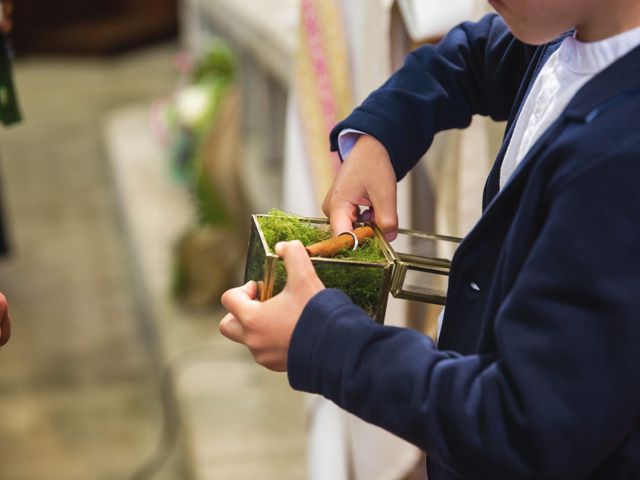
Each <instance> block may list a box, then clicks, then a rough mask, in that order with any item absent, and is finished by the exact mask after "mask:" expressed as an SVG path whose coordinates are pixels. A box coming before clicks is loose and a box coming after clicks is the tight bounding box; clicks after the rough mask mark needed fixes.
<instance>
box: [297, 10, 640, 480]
mask: <svg viewBox="0 0 640 480" xmlns="http://www.w3.org/2000/svg"><path fill="white" fill-rule="evenodd" d="M560 40H561V39H558V40H557V41H556V42H552V43H551V44H548V45H544V46H541V47H532V46H527V45H524V44H522V43H521V42H520V41H518V40H517V39H515V38H514V37H513V36H512V35H511V33H510V32H509V31H508V29H507V27H506V26H505V24H504V22H503V21H502V19H501V18H500V17H497V16H488V17H486V18H484V19H483V20H482V21H480V22H479V23H477V24H471V23H467V24H463V25H461V26H460V27H458V28H456V29H454V30H453V31H452V32H451V33H450V34H449V35H448V36H447V37H446V38H445V39H444V41H443V42H441V43H440V44H439V45H437V46H436V47H433V48H432V47H425V48H421V49H419V50H417V51H416V52H415V53H413V54H411V55H410V56H409V57H408V59H407V61H406V64H405V65H404V67H402V68H401V69H400V70H399V71H398V72H397V73H395V74H394V75H393V76H392V77H391V78H390V79H389V80H388V81H387V82H386V83H385V84H384V85H383V86H382V87H381V88H380V89H379V90H377V91H375V92H374V93H373V94H372V95H371V96H370V97H369V98H368V99H367V100H366V101H365V102H364V103H363V105H361V106H360V107H358V108H357V109H356V110H355V111H354V112H353V114H352V115H351V116H349V117H348V118H347V119H346V120H345V121H344V122H342V123H341V124H339V125H338V126H337V127H336V130H335V131H334V132H333V134H332V143H333V148H334V149H335V147H336V136H337V132H338V131H340V130H342V129H344V128H355V129H358V130H361V131H364V132H367V133H369V134H371V135H373V136H375V137H376V138H378V139H379V140H380V141H381V142H382V143H383V144H384V145H385V146H386V148H387V150H388V151H389V154H390V156H391V160H392V163H393V166H394V168H395V172H396V175H397V177H398V178H401V177H402V176H403V175H404V174H405V173H406V172H407V171H408V170H409V169H411V168H412V167H413V166H414V165H415V163H416V162H417V161H418V159H419V158H420V157H421V156H422V155H423V153H424V152H425V151H426V150H427V148H428V147H429V145H430V144H431V141H432V139H433V136H434V134H435V133H436V132H438V131H440V130H445V129H451V128H462V127H465V126H467V125H468V124H469V122H470V120H471V117H472V115H474V114H481V115H489V116H491V117H492V118H494V119H496V120H508V126H507V134H506V136H505V142H504V146H503V148H502V151H501V152H500V154H499V156H498V159H497V161H496V163H495V165H494V167H493V169H492V171H491V173H490V175H489V178H488V180H487V184H486V188H485V193H484V199H483V204H484V211H483V215H482V218H481V219H480V221H479V222H478V224H477V225H476V226H475V228H474V229H473V230H472V231H471V232H470V233H469V235H468V236H467V237H466V238H465V239H464V241H463V242H462V244H461V245H460V247H459V248H458V251H457V252H456V254H455V256H454V259H453V263H452V267H451V273H450V278H449V290H448V297H447V304H446V314H445V318H444V327H443V330H442V333H441V337H440V341H439V345H438V347H439V348H438V349H436V347H435V345H434V344H433V342H432V341H431V340H430V339H429V338H427V337H425V336H424V335H421V334H420V333H418V332H415V331H411V330H408V329H400V328H394V327H387V326H379V325H376V324H375V323H374V322H373V321H372V320H371V319H370V318H369V317H367V316H366V315H365V314H364V313H363V312H362V311H361V310H360V309H358V308H357V307H356V306H354V305H353V304H352V303H351V302H350V301H349V299H348V298H347V297H346V296H345V295H343V294H342V293H340V292H339V291H336V290H331V289H328V290H324V291H322V292H320V293H319V294H318V295H316V296H315V297H314V298H313V299H312V300H311V301H310V302H309V304H308V305H307V306H306V308H305V310H304V312H303V314H302V316H301V318H300V320H299V323H298V325H297V327H296V329H295V331H294V334H293V337H292V342H291V346H290V349H289V360H288V368H289V381H290V384H291V385H292V386H293V388H296V389H299V390H304V391H307V392H315V393H320V394H322V395H324V396H325V397H327V398H329V399H331V400H333V401H334V402H335V403H337V404H338V405H340V406H341V407H343V408H345V409H346V410H348V411H350V412H353V413H354V414H356V415H358V416H360V417H361V418H363V419H365V420H367V421H369V422H371V423H374V424H376V425H379V426H381V427H383V428H385V429H387V430H389V431H391V432H393V433H395V434H397V435H399V436H400V437H402V438H405V439H407V440H408V441H410V442H412V443H414V444H415V445H417V446H419V447H420V448H422V449H424V450H426V451H427V452H428V454H429V459H430V460H429V466H428V469H429V473H430V477H429V478H430V479H431V480H437V479H458V478H489V479H520V478H532V479H542V478H545V479H547V478H548V479H563V480H566V479H573V478H575V479H583V478H597V479H638V478H640V130H639V128H640V48H637V49H635V50H633V51H632V52H631V53H629V54H628V55H626V56H625V57H624V58H622V59H620V60H618V61H617V62H615V63H614V64H613V65H611V66H610V67H609V68H607V69H606V70H605V71H603V72H602V73H600V74H599V75H597V76H596V77H595V78H593V79H592V80H591V81H590V82H589V83H587V84H586V85H585V86H584V87H583V88H582V89H581V90H580V91H579V92H578V93H577V94H576V96H575V97H574V98H573V100H572V101H571V102H570V103H569V105H568V106H567V107H566V109H565V111H564V112H563V113H562V115H561V116H560V118H559V119H558V120H557V121H556V122H555V123H554V124H553V125H552V126H551V127H550V128H549V129H548V130H547V131H546V132H545V134H544V135H543V136H542V138H540V140H539V141H538V142H537V143H536V144H535V145H534V147H533V148H532V149H531V151H530V152H529V153H528V155H527V157H526V158H525V159H524V160H523V161H522V163H521V164H520V165H519V167H518V169H517V170H516V172H515V174H514V176H513V177H512V178H511V180H510V181H509V182H508V184H507V185H506V186H505V188H504V189H503V190H502V191H501V192H500V194H498V176H499V169H500V163H501V161H502V158H503V156H504V153H505V150H506V147H507V145H508V143H509V140H510V136H511V133H512V130H513V125H514V120H515V118H517V114H518V112H519V109H520V107H521V105H522V103H523V100H524V98H525V97H526V94H527V92H528V90H529V87H530V86H531V84H532V80H533V79H535V77H536V75H537V74H538V72H539V70H540V68H541V66H542V65H543V64H544V62H545V61H546V60H547V59H548V58H549V56H550V54H551V53H552V52H553V51H554V50H555V49H557V47H558V45H559V43H560ZM472 283H475V284H477V285H479V286H480V291H477V289H474V288H471V286H470V285H471V284H472Z"/></svg>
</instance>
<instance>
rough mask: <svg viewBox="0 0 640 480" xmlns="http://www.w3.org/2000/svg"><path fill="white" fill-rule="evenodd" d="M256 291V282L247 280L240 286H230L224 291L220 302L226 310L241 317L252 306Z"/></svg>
mask: <svg viewBox="0 0 640 480" xmlns="http://www.w3.org/2000/svg"><path fill="white" fill-rule="evenodd" d="M256 293H257V286H256V282H254V281H249V282H247V283H245V284H244V285H242V286H241V287H236V288H232V289H230V290H227V291H226V292H224V295H222V299H221V303H222V306H223V307H224V308H225V309H226V310H227V311H228V312H230V313H232V314H234V315H235V316H236V317H240V318H242V317H243V316H244V315H245V314H246V313H247V312H249V311H250V310H251V309H252V308H253V307H254V302H255V300H254V299H255V297H256Z"/></svg>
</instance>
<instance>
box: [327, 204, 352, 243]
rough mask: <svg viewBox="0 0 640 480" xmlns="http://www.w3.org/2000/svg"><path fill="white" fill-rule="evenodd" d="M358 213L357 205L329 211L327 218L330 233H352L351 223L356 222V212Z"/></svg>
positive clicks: (347, 205) (346, 205)
mask: <svg viewBox="0 0 640 480" xmlns="http://www.w3.org/2000/svg"><path fill="white" fill-rule="evenodd" d="M358 211H359V210H358V207H357V205H353V204H351V203H348V204H345V205H343V206H342V207H337V208H334V209H333V210H331V211H330V212H329V214H328V216H329V224H330V225H331V232H332V233H333V235H338V234H340V233H342V232H350V231H352V230H353V222H355V221H356V220H357V213H356V212H358Z"/></svg>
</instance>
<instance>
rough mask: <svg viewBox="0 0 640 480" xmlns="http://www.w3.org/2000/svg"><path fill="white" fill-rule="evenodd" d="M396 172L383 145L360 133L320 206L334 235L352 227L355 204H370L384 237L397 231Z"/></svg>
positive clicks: (354, 219)
mask: <svg viewBox="0 0 640 480" xmlns="http://www.w3.org/2000/svg"><path fill="white" fill-rule="evenodd" d="M396 195H397V187H396V175H395V172H394V171H393V167H392V166H391V159H390V158H389V154H388V153H387V150H386V149H385V147H384V145H382V143H380V142H379V141H378V140H376V139H375V138H374V137H372V136H369V135H363V136H361V137H360V138H359V139H358V141H357V143H356V144H355V145H354V147H353V149H352V150H351V152H349V156H348V158H347V159H346V160H345V161H344V163H343V164H342V166H341V167H340V171H339V172H338V175H337V176H336V178H335V180H334V182H333V185H332V186H331V189H330V190H329V192H328V193H327V195H326V197H325V198H324V202H323V203H322V210H323V211H324V213H325V215H327V217H329V220H330V222H331V230H332V231H333V233H334V235H337V234H338V233H340V232H344V231H347V230H353V222H355V221H356V220H357V215H358V210H357V208H358V205H367V206H369V207H372V218H371V220H372V221H373V222H375V224H376V225H378V227H380V229H381V230H382V232H384V233H385V237H386V238H387V240H393V239H395V238H396V236H397V235H398V210H397V206H396V204H397V198H396Z"/></svg>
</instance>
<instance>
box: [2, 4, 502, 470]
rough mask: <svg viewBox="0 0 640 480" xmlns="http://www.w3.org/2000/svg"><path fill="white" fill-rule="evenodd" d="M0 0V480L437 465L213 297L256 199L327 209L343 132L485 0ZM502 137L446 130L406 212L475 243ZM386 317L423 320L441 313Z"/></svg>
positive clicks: (230, 267)
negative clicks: (12, 99)
mask: <svg viewBox="0 0 640 480" xmlns="http://www.w3.org/2000/svg"><path fill="white" fill-rule="evenodd" d="M2 3H3V7H4V21H9V20H11V22H12V28H11V31H10V32H9V33H7V34H5V36H4V40H5V44H6V45H5V48H4V50H3V58H4V59H5V60H7V59H8V60H10V63H9V62H6V61H5V65H4V67H3V68H4V69H5V73H7V74H6V75H5V74H3V75H2V76H1V77H0V78H2V79H3V80H2V81H3V82H5V83H7V82H9V83H10V79H11V76H10V75H8V73H11V74H12V78H13V86H14V87H15V93H16V102H17V106H18V107H19V111H20V114H21V115H20V116H21V120H20V121H18V122H13V121H12V119H9V120H6V119H5V126H4V127H2V128H1V130H0V227H1V228H0V247H3V248H0V249H1V250H3V253H2V258H1V259H0V291H1V292H3V293H4V294H5V295H6V297H7V299H8V302H9V310H10V313H11V318H12V326H13V336H12V339H11V341H10V342H9V343H8V344H7V345H6V346H5V347H3V348H1V349H0V478H1V479H3V480H40V479H48V480H58V479H60V480H75V479H83V480H86V479H105V480H107V479H114V480H115V479H129V478H131V479H147V478H156V479H165V480H169V479H253V478H260V479H263V480H268V479H271V478H273V479H303V478H311V479H330V480H340V479H345V480H358V479H367V480H375V479H381V480H382V479H390V480H394V479H397V480H399V479H418V478H424V477H423V475H424V474H423V470H424V453H423V452H419V451H417V450H416V449H415V448H413V447H411V446H409V445H408V444H405V443H404V442H401V441H399V440H398V439H396V438H395V437H392V436H390V435H389V434H386V433H384V432H382V431H381V430H379V429H376V428H374V427H371V426H368V425H365V424H363V423H362V422H360V421H358V420H356V419H354V418H353V417H351V416H349V415H347V414H345V413H344V412H341V411H339V409H337V407H335V406H333V405H332V404H329V402H325V401H323V400H322V399H319V398H315V397H310V396H306V395H302V394H300V393H297V392H293V391H292V390H291V389H290V388H289V386H288V382H287V379H286V376H285V375H282V374H274V373H270V372H267V371H266V370H264V369H262V368H260V367H257V366H256V365H255V364H254V363H253V361H252V359H251V357H250V355H249V353H248V352H246V351H245V349H244V348H241V347H239V346H237V345H235V344H232V343H231V342H228V341H226V340H224V339H222V338H221V336H220V334H219V333H218V329H217V325H218V321H219V320H220V319H221V318H222V316H223V311H222V310H221V308H220V306H219V304H218V299H219V296H220V294H221V293H222V292H223V291H224V290H225V289H226V288H229V287H231V286H236V285H238V284H239V283H240V282H241V281H242V276H243V269H244V262H245V255H246V242H247V237H248V233H249V231H248V230H249V224H250V214H251V213H265V212H267V211H268V210H270V209H271V208H274V207H279V208H283V209H285V210H287V211H291V212H294V213H297V214H301V215H312V216H318V215H320V210H319V204H320V199H321V198H322V196H323V194H324V191H326V189H327V188H328V185H329V184H330V181H331V177H332V175H333V173H332V172H333V170H331V165H333V164H335V162H336V159H335V156H333V155H332V154H330V153H329V152H328V140H327V138H328V131H329V130H330V128H331V126H332V125H334V124H335V123H336V122H337V121H339V120H340V119H341V118H342V117H343V116H345V115H347V114H348V113H349V112H350V110H351V109H352V108H353V107H354V106H356V105H357V104H358V103H359V102H361V101H362V100H363V99H364V98H365V97H366V95H367V94H368V93H369V92H370V91H371V90H373V89H374V88H376V87H377V86H378V85H379V84H380V83H382V81H384V79H385V78H386V77H387V76H388V75H389V74H390V73H391V72H392V71H393V70H394V69H395V68H397V67H398V66H399V65H400V64H401V61H402V58H403V57H404V56H405V55H406V54H407V53H408V52H409V51H411V50H412V49H413V48H417V47H418V46H420V45H423V44H429V43H434V42H437V41H438V39H439V38H441V36H442V35H443V34H444V33H445V32H446V31H447V30H448V29H449V28H451V27H452V26H454V25H455V24H457V23H458V22H460V21H463V20H466V19H473V18H478V17H479V16H480V15H482V14H483V13H485V11H486V10H487V7H486V6H485V4H484V2H483V1H481V0H451V1H450V2H446V3H447V5H442V4H441V2H435V1H433V2H430V1H427V0H421V1H417V0H416V1H409V0H407V1H402V0H398V1H397V2H396V1H393V0H94V1H92V2H86V1H80V0H63V1H60V2H42V1H37V0H20V1H15V2H13V4H12V3H11V2H7V1H6V0H5V1H4V2H2ZM0 73H1V72H0ZM3 86H5V87H6V86H7V85H3ZM13 120H16V119H15V118H14V119H13ZM499 138H500V126H495V125H492V124H489V123H487V122H485V121H483V120H478V121H476V122H474V125H473V126H472V128H471V129H470V130H469V131H467V132H465V133H461V132H451V133H447V134H444V135H440V136H439V137H438V138H437V140H436V143H435V144H434V146H433V148H432V149H431V151H430V153H429V154H428V155H427V156H426V158H425V159H424V161H423V162H422V164H421V165H420V166H419V168H417V169H416V171H415V172H414V174H413V175H412V176H410V177H408V178H407V179H406V180H403V184H402V186H401V189H400V209H401V212H400V214H401V226H403V227H415V228H418V229H421V230H425V231H438V233H443V234H450V235H463V234H464V233H465V232H466V231H467V230H468V229H469V228H470V227H471V225H473V222H475V219H476V218H477V216H478V215H479V211H480V210H479V199H480V192H481V189H482V185H483V181H484V174H485V173H486V171H487V169H488V167H489V165H490V163H491V160H492V157H493V152H494V151H495V150H496V148H497V144H498V143H499ZM390 309H391V311H392V312H394V314H393V315H392V317H393V318H395V319H396V322H395V323H397V324H401V325H406V326H409V327H411V328H417V329H420V330H422V331H424V332H425V334H432V333H433V319H434V318H435V316H437V313H438V312H437V310H435V309H433V308H431V307H428V308H427V307H424V306H417V307H411V306H410V305H405V304H396V305H395V306H394V305H393V302H391V303H390ZM393 309H395V310H393ZM389 316H390V315H389V313H388V314H387V317H388V318H389Z"/></svg>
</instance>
